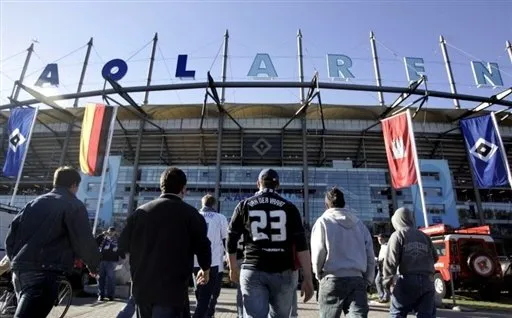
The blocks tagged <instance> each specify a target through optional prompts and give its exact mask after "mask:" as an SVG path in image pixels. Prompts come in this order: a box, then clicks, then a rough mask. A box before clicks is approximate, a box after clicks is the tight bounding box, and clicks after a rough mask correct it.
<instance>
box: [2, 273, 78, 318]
mask: <svg viewBox="0 0 512 318" xmlns="http://www.w3.org/2000/svg"><path fill="white" fill-rule="evenodd" d="M72 299H73V288H72V287H71V283H70V282H69V281H68V280H67V279H66V278H61V279H60V280H59V287H58V293H57V299H55V304H54V306H53V309H52V310H51V311H50V313H49V314H48V316H47V317H49V318H64V317H65V316H66V313H67V312H68V309H69V307H70V306H71V301H72ZM17 305H18V301H17V299H16V293H15V292H14V288H13V287H12V284H11V286H7V288H6V289H5V291H4V292H3V293H2V295H1V296H0V318H13V317H14V314H15V312H16V307H17Z"/></svg>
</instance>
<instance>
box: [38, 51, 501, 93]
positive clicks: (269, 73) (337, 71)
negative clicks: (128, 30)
mask: <svg viewBox="0 0 512 318" xmlns="http://www.w3.org/2000/svg"><path fill="white" fill-rule="evenodd" d="M326 58H327V72H328V75H329V77H330V78H332V79H339V80H350V79H354V78H355V76H354V74H353V73H352V71H351V70H352V69H353V67H354V63H353V62H352V59H351V58H350V57H349V56H347V55H343V54H327V56H326ZM187 59H188V55H186V54H180V55H178V59H177V62H176V73H175V76H176V78H180V79H194V78H195V74H196V71H195V70H189V69H188V66H187ZM403 62H404V65H405V73H406V74H405V75H406V76H407V80H408V81H415V80H417V79H419V78H420V77H421V76H422V75H426V69H425V63H424V60H423V58H421V57H404V59H403ZM471 69H472V71H473V77H474V80H475V84H476V85H477V86H478V87H482V86H491V87H499V86H503V79H502V77H501V73H500V69H499V66H498V64H497V63H489V62H483V61H471ZM127 73H128V64H127V63H126V62H125V61H124V60H122V59H113V60H110V61H108V62H107V63H106V64H105V65H104V66H103V69H102V71H101V75H102V77H103V78H105V79H106V78H110V79H112V80H114V81H119V80H121V79H123V77H124V76H125V75H126V74H127ZM247 76H248V77H249V78H253V79H261V78H262V79H265V78H268V79H272V78H278V75H277V71H276V68H275V67H274V63H273V62H272V59H271V57H270V54H267V53H258V54H256V56H255V57H254V60H253V62H252V64H251V66H250V68H249V71H248V73H247ZM35 85H36V86H39V87H43V86H45V85H52V86H58V85H59V67H58V65H57V64H56V63H52V64H48V65H46V67H45V69H44V70H43V72H42V73H41V75H40V76H39V78H38V79H37V81H36V84H35Z"/></svg>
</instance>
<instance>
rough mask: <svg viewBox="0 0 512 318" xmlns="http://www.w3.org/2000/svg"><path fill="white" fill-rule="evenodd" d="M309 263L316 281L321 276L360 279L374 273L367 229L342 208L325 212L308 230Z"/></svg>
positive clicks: (373, 255)
mask: <svg viewBox="0 0 512 318" xmlns="http://www.w3.org/2000/svg"><path fill="white" fill-rule="evenodd" d="M311 261H312V264H313V272H314V273H315V276H316V278H317V279H318V280H320V279H322V278H323V277H325V276H333V277H364V278H365V279H366V280H367V281H368V282H371V281H372V280H373V277H374V274H375V254H374V252H373V241H372V237H371V235H370V232H369V231H368V228H367V227H366V226H365V225H364V224H363V222H361V220H359V219H358V218H357V217H356V216H355V215H353V214H352V213H350V212H348V211H346V210H345V209H340V208H336V209H328V210H327V211H325V212H324V214H322V216H321V217H320V218H318V220H316V222H315V225H314V226H313V229H312V231H311Z"/></svg>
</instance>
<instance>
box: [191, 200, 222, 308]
mask: <svg viewBox="0 0 512 318" xmlns="http://www.w3.org/2000/svg"><path fill="white" fill-rule="evenodd" d="M201 203H202V208H201V210H199V214H201V215H202V216H203V217H204V220H205V221H206V225H207V228H208V232H207V236H208V239H209V240H210V244H211V255H212V261H211V267H210V277H211V279H210V281H209V282H208V283H206V284H204V285H198V284H196V300H197V303H196V309H195V311H194V315H193V317H194V318H205V317H211V316H213V315H214V313H215V305H216V304H217V299H215V300H214V302H215V305H214V306H213V308H211V307H210V305H211V304H212V295H213V292H214V289H215V287H216V285H217V284H218V285H219V288H220V282H218V278H219V268H220V267H223V262H224V242H225V240H226V237H227V227H228V224H227V220H226V217H225V216H224V215H222V214H220V213H217V211H215V209H214V206H215V205H216V204H217V200H216V199H215V197H214V196H212V195H210V194H207V195H205V196H204V197H203V198H202V200H201ZM197 272H199V264H198V263H197V258H196V262H195V264H194V276H195V275H197ZM219 292H220V290H219ZM217 296H218V295H217ZM210 309H212V310H211V311H210Z"/></svg>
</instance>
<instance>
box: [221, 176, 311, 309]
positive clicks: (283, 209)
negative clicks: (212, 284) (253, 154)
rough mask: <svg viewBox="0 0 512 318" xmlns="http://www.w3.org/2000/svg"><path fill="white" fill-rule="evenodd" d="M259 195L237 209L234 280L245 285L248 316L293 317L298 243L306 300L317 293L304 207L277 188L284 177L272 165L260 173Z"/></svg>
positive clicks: (232, 231)
mask: <svg viewBox="0 0 512 318" xmlns="http://www.w3.org/2000/svg"><path fill="white" fill-rule="evenodd" d="M257 186H258V188H259V191H258V192H257V193H256V195H254V196H252V197H250V198H248V199H246V200H243V201H242V202H240V203H239V204H238V206H237V207H236V209H235V211H234V213H233V217H232V218H231V223H230V225H229V230H228V233H229V234H228V244H227V245H228V253H229V268H230V273H229V276H230V279H231V280H232V281H233V282H235V283H237V282H240V287H241V291H242V297H243V306H244V317H247V318H267V317H271V318H289V317H290V311H291V307H292V299H293V293H295V292H296V290H295V289H296V282H297V271H296V270H295V264H294V250H293V247H294V246H295V248H296V251H297V257H298V259H299V261H300V265H301V266H302V268H303V269H304V280H303V282H302V293H303V294H304V302H306V301H308V300H309V299H311V297H312V296H313V280H312V275H311V257H310V255H309V250H308V246H307V241H306V235H305V233H304V227H303V224H302V220H301V217H300V213H299V210H298V209H297V207H296V206H295V205H293V203H291V202H289V201H287V200H286V199H284V198H283V197H281V196H280V195H279V194H278V193H277V192H276V190H277V188H278V186H279V175H278V174H277V172H276V171H275V170H273V169H264V170H263V171H261V172H260V175H259V177H258V181H257ZM242 235H243V237H244V249H245V251H244V252H245V253H244V256H245V257H244V261H243V263H242V266H241V267H242V269H241V271H239V268H238V265H237V257H236V252H237V245H238V240H239V238H240V237H241V236H242Z"/></svg>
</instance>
